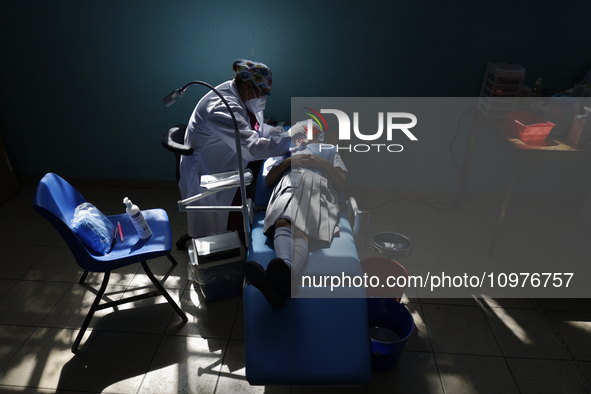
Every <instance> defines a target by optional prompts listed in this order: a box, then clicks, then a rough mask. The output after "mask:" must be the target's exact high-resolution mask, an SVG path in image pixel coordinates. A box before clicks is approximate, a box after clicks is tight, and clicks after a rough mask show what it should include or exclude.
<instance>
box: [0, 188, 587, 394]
mask: <svg viewBox="0 0 591 394" xmlns="http://www.w3.org/2000/svg"><path fill="white" fill-rule="evenodd" d="M21 189H22V190H21V191H20V192H19V194H18V195H17V196H16V197H14V198H13V199H11V200H10V201H8V202H7V203H5V204H3V205H2V206H0V392H2V393H36V392H39V393H54V392H59V393H83V392H93V393H98V392H105V393H180V392H183V393H220V394H224V393H293V394H296V393H394V392H396V393H453V394H458V393H459V394H462V393H523V394H525V393H583V392H584V390H585V387H586V388H587V391H588V392H591V383H590V380H591V302H590V300H589V299H568V300H561V299H543V298H538V299H527V298H491V297H486V296H479V297H473V298H457V299H437V298H430V299H427V298H422V299H419V298H416V297H413V294H412V293H408V294H407V296H405V298H404V300H403V301H404V302H405V303H406V305H407V307H408V309H409V310H410V311H411V313H412V315H413V317H414V321H415V324H416V328H415V330H414V332H413V334H412V336H411V337H410V339H409V341H408V344H407V346H406V348H405V350H404V352H403V353H402V356H401V359H400V361H399V363H398V365H397V366H396V367H395V368H394V369H392V370H390V371H388V372H380V373H378V372H374V373H373V375H372V378H371V381H370V383H369V384H368V385H367V386H365V387H328V388H323V387H277V386H275V387H254V386H250V385H249V384H248V383H247V381H246V379H245V368H244V354H243V352H244V335H243V318H242V301H241V299H240V298H239V297H238V298H233V299H228V300H225V301H219V302H215V303H205V302H203V301H202V299H201V298H200V295H199V293H198V291H196V289H195V287H194V286H193V285H192V283H190V282H188V281H187V274H186V262H187V260H188V257H187V256H186V254H185V253H183V252H179V251H174V256H175V258H176V259H177V260H178V261H179V262H180V264H179V265H178V266H177V267H173V266H171V264H170V263H169V261H168V260H167V259H165V258H163V259H158V260H155V261H153V262H152V263H151V266H152V267H153V270H154V272H155V273H157V275H158V276H159V278H165V281H164V283H165V286H166V287H167V288H168V289H169V291H170V293H171V294H172V295H173V297H175V299H176V300H178V301H179V302H180V305H181V307H182V309H183V310H184V311H185V312H186V313H187V315H188V317H189V322H188V323H187V324H184V325H183V324H181V321H180V319H179V318H178V316H176V315H175V314H174V313H173V310H172V309H171V308H170V307H169V305H167V304H166V303H165V301H164V300H163V299H155V300H154V299H151V300H144V301H141V302H137V303H135V305H131V304H126V305H122V306H120V307H119V308H118V311H116V312H114V311H113V310H111V309H107V310H103V311H100V312H98V313H97V315H96V316H95V318H94V319H93V321H92V323H91V329H89V330H88V331H87V333H86V337H85V339H84V340H83V344H82V347H81V351H80V352H78V353H77V354H73V353H72V352H71V351H70V347H71V345H72V341H73V340H74V338H75V336H76V334H77V330H78V329H79V327H80V325H81V323H82V320H83V318H84V316H85V314H86V312H87V310H88V309H89V307H90V304H91V302H92V300H93V298H94V292H95V291H96V290H97V288H98V284H99V283H100V279H101V276H100V275H91V277H90V280H89V281H88V283H89V284H88V285H83V286H82V285H79V284H78V282H77V280H78V278H79V276H80V274H81V269H80V268H79V267H78V266H77V265H76V263H75V261H74V260H73V258H72V256H71V255H70V252H69V250H68V249H67V247H66V245H65V243H64V242H63V241H62V240H61V239H60V237H59V235H58V234H57V233H56V232H55V231H54V230H53V228H51V227H50V225H49V224H48V223H47V222H46V221H45V219H43V218H41V217H40V216H38V215H37V214H36V213H35V212H34V211H33V210H32V208H31V204H32V196H33V193H34V185H24V186H22V187H21ZM78 189H79V191H80V192H81V193H82V194H83V195H84V196H85V197H86V198H87V199H88V200H89V201H91V202H93V203H95V204H96V205H97V206H98V207H99V209H101V210H102V211H103V212H105V213H106V214H112V213H120V212H122V210H123V204H122V203H121V201H122V198H123V197H125V196H129V197H130V198H131V199H132V200H133V201H134V202H135V203H137V204H138V205H139V206H140V207H141V208H142V209H147V208H152V207H162V208H165V209H166V210H167V211H168V212H169V216H170V217H171V223H172V227H173V234H174V237H175V239H176V238H178V236H180V235H182V234H183V233H184V232H185V224H186V222H185V218H184V214H183V213H179V212H178V211H177V209H176V200H177V199H178V194H177V192H176V190H166V189H150V188H146V189H140V188H120V187H88V186H86V187H78ZM358 198H359V200H360V204H361V205H363V206H365V207H372V206H378V205H380V204H382V203H384V202H385V201H386V200H387V199H386V198H384V197H380V198H370V197H367V196H365V197H364V196H363V193H359V196H358ZM578 206H579V207H580V204H579V205H577V204H574V203H571V202H570V201H569V202H563V201H560V200H558V201H552V202H551V203H550V202H548V203H539V204H537V205H534V204H532V203H531V202H528V203H527V204H520V203H519V201H517V200H515V201H514V202H512V204H511V206H510V209H509V211H508V216H507V224H506V226H505V227H504V228H503V235H504V236H503V238H502V239H501V240H500V241H499V245H498V248H497V250H496V252H495V255H494V258H493V259H492V260H491V259H489V258H487V257H486V249H487V247H488V243H489V240H490V232H491V231H490V230H491V229H492V227H493V225H494V223H495V219H496V215H497V214H498V212H499V209H500V201H499V200H498V199H495V198H484V197H478V198H477V197H473V198H472V200H471V202H470V203H469V204H468V205H466V206H464V207H461V208H458V209H456V210H454V211H439V210H437V209H434V208H433V207H431V206H428V205H425V204H422V203H419V202H409V201H406V200H396V201H394V202H392V203H388V204H385V205H382V206H381V207H380V208H379V209H378V210H373V211H372V220H371V228H370V233H373V232H377V231H396V232H401V233H403V234H405V235H407V236H408V237H409V238H411V239H412V240H413V243H414V250H413V253H412V254H411V255H410V256H408V257H406V258H404V259H401V260H400V263H402V264H403V265H404V266H405V267H407V269H408V270H409V271H410V272H411V273H412V272H420V270H421V269H422V268H424V267H429V266H438V265H441V264H446V265H450V266H454V265H455V266H457V267H458V268H466V267H471V266H472V267H479V266H483V265H487V264H492V263H496V264H498V265H502V264H510V263H511V261H515V260H516V259H520V258H523V256H524V255H525V256H531V255H532V254H533V255H536V258H542V259H543V258H547V259H548V258H555V255H553V254H552V253H547V252H542V251H544V250H547V249H544V246H547V245H548V242H549V241H550V240H549V238H548V236H549V234H552V239H551V241H552V242H554V243H556V242H557V244H556V245H557V246H556V248H557V249H558V250H557V251H555V252H560V253H562V254H564V253H568V254H569V256H570V257H571V258H577V259H581V261H582V262H587V263H590V262H591V252H590V250H591V249H590V248H588V247H587V246H586V245H587V244H588V242H586V240H588V238H589V236H590V235H591V231H590V230H589V229H588V228H585V227H584V226H582V225H581V224H580V223H578V222H577V220H576V216H577V212H576V210H577V209H578V208H577V207H578ZM540 210H543V212H544V213H545V214H544V215H543V216H540V215H536V214H535V213H536V212H540ZM552 215H554V217H552ZM542 217H543V220H541V221H540V220H539V219H541V218H542ZM549 227H550V228H549ZM359 252H360V257H361V258H362V259H363V258H366V257H368V256H373V255H375V254H374V252H372V251H369V250H366V249H364V248H363V247H362V246H361V247H360V249H359ZM146 286H148V280H147V277H146V275H145V274H144V273H143V271H142V269H141V268H140V267H139V265H138V266H134V267H128V268H126V269H123V270H120V271H117V272H116V273H114V274H113V275H112V280H111V285H110V287H109V288H108V290H107V296H108V297H109V298H110V299H117V298H119V297H122V296H126V295H128V294H133V293H137V292H140V291H142V290H143V289H145V288H146ZM583 375H584V376H586V378H583ZM585 379H586V380H585Z"/></svg>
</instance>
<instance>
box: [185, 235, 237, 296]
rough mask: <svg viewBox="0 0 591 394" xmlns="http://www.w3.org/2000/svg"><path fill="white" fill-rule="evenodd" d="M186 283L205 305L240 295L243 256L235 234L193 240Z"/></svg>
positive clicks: (190, 247)
mask: <svg viewBox="0 0 591 394" xmlns="http://www.w3.org/2000/svg"><path fill="white" fill-rule="evenodd" d="M188 252H189V258H190V262H189V279H190V280H193V281H195V282H196V283H197V284H198V285H199V288H200V290H201V294H202V295H203V298H204V300H205V301H208V302H213V301H219V300H225V299H227V298H232V297H236V296H238V295H240V294H241V293H242V287H243V281H244V274H243V272H242V265H243V264H244V262H245V261H246V252H245V251H244V248H243V246H242V242H241V241H240V237H239V236H238V233H237V232H227V233H222V234H216V235H212V236H209V237H202V238H193V239H192V240H191V243H190V245H189V249H188Z"/></svg>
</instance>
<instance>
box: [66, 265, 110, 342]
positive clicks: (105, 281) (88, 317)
mask: <svg viewBox="0 0 591 394" xmlns="http://www.w3.org/2000/svg"><path fill="white" fill-rule="evenodd" d="M86 275H88V272H87V271H84V274H82V276H83V277H84V278H86ZM110 276H111V273H110V272H105V276H104V278H103V283H102V284H101V288H100V289H99V291H98V293H97V295H96V298H95V299H94V302H93V303H92V306H91V307H90V310H89V311H88V314H87V315H86V319H84V323H82V327H80V332H79V333H78V336H77V337H76V340H75V341H74V344H73V345H72V353H76V351H77V350H78V345H80V341H82V337H84V333H85V332H86V329H87V328H88V325H89V324H90V321H91V320H92V317H93V316H94V312H96V311H97V309H100V308H99V307H98V306H99V303H100V302H101V299H102V298H103V295H104V294H105V290H107V284H108V283H109V277H110ZM81 281H82V279H81Z"/></svg>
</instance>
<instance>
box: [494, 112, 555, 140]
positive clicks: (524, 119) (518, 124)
mask: <svg viewBox="0 0 591 394" xmlns="http://www.w3.org/2000/svg"><path fill="white" fill-rule="evenodd" d="M505 125H506V127H507V130H509V131H510V132H511V133H513V134H515V135H516V136H517V137H519V139H520V140H522V141H531V140H543V139H545V138H546V137H547V136H548V134H550V131H551V130H552V127H554V123H551V122H548V121H547V120H546V119H544V118H541V117H539V116H537V115H534V114H532V113H529V112H525V111H513V112H509V113H508V114H507V115H505Z"/></svg>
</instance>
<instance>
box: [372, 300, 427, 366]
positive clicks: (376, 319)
mask: <svg viewBox="0 0 591 394" xmlns="http://www.w3.org/2000/svg"><path fill="white" fill-rule="evenodd" d="M367 302H368V315H369V331H370V341H371V369H372V370H373V371H387V370H389V369H391V368H393V367H394V366H395V365H396V364H397V363H398V360H399V359H400V355H401V354H402V350H403V349H404V346H406V342H407V340H408V337H410V334H412V332H413V330H414V327H415V322H414V319H413V318H412V314H411V313H410V311H409V310H408V309H407V308H406V306H404V305H403V304H400V303H398V302H396V301H394V300H392V299H390V298H368V299H367Z"/></svg>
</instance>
